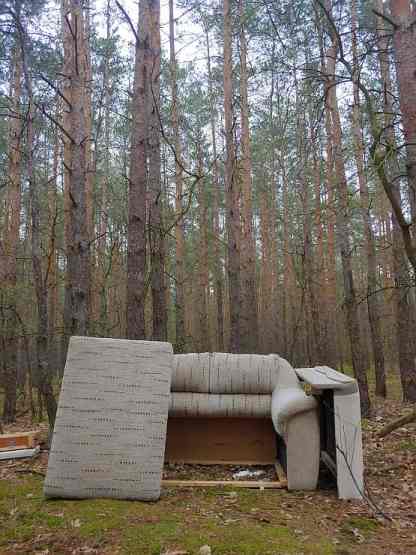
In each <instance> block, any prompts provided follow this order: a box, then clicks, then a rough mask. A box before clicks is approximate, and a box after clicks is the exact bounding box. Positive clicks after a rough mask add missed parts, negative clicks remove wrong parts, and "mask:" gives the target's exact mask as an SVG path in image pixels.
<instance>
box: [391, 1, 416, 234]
mask: <svg viewBox="0 0 416 555" xmlns="http://www.w3.org/2000/svg"><path fill="white" fill-rule="evenodd" d="M390 11H391V14H392V16H393V20H394V23H395V25H396V27H395V29H394V32H393V46H394V54H395V59H396V75H397V81H398V84H399V91H400V110H401V112H402V124H403V131H404V138H405V141H406V154H407V160H406V170H407V181H408V188H409V201H410V210H411V219H412V225H413V226H415V225H416V104H415V98H416V55H415V44H416V8H415V5H414V3H413V2H412V1H411V0H390Z"/></svg>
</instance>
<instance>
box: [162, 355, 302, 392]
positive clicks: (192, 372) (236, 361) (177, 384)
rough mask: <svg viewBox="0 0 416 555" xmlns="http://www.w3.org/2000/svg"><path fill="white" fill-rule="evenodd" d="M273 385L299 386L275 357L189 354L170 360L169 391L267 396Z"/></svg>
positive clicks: (288, 367)
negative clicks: (171, 366) (171, 365)
mask: <svg viewBox="0 0 416 555" xmlns="http://www.w3.org/2000/svg"><path fill="white" fill-rule="evenodd" d="M276 385H279V386H281V387H291V386H292V387H299V381H298V378H297V376H296V374H295V372H294V370H293V368H292V367H291V366H290V364H289V363H288V362H287V361H286V360H285V359H283V358H281V357H279V356H278V355H274V354H273V355H240V354H239V355H237V354H230V353H191V354H184V355H174V357H173V372H172V385H171V390H172V391H173V392H188V393H218V394H251V395H271V394H272V393H273V390H274V388H275V387H276Z"/></svg>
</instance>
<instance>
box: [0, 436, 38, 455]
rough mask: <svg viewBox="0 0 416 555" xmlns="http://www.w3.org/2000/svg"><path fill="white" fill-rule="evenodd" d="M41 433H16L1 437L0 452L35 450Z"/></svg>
mask: <svg viewBox="0 0 416 555" xmlns="http://www.w3.org/2000/svg"><path fill="white" fill-rule="evenodd" d="M38 433H39V432H36V431H33V432H14V433H9V434H2V435H0V451H11V450H14V449H33V448H34V447H36V440H37V435H38Z"/></svg>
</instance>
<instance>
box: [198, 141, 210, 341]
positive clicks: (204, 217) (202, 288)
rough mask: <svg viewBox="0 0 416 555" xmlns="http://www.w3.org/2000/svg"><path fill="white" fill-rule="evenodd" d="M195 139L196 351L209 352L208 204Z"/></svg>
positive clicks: (199, 150)
mask: <svg viewBox="0 0 416 555" xmlns="http://www.w3.org/2000/svg"><path fill="white" fill-rule="evenodd" d="M201 140H202V137H200V138H199V139H197V157H198V174H199V175H200V176H201V179H199V181H198V224H199V248H198V278H199V279H198V281H199V284H198V293H197V297H198V303H197V304H198V309H197V311H198V317H199V318H198V319H199V325H198V351H199V352H209V351H210V340H209V325H208V286H209V275H208V206H207V198H206V190H205V186H206V182H205V179H204V178H203V177H202V176H203V171H204V167H203V158H202V148H201V143H200V141H201Z"/></svg>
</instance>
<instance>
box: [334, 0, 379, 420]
mask: <svg viewBox="0 0 416 555" xmlns="http://www.w3.org/2000/svg"><path fill="white" fill-rule="evenodd" d="M328 5H329V7H331V2H330V0H329V2H328ZM336 44H337V43H336V37H335V36H332V45H331V47H330V48H329V49H328V52H327V72H328V73H327V79H328V81H329V86H328V90H327V94H328V95H329V107H330V111H331V120H332V128H331V132H332V134H331V143H332V145H333V149H334V150H333V152H334V162H335V172H336V184H337V197H338V198H337V236H338V241H339V247H340V252H341V262H342V273H343V282H344V306H345V312H346V321H347V331H348V335H349V342H350V348H351V356H352V366H353V370H354V375H355V378H356V379H357V382H358V386H359V389H360V401H361V412H362V415H363V416H368V415H369V413H370V410H371V404H370V397H369V394H368V384H367V373H366V368H365V366H364V364H363V361H364V346H363V341H362V337H361V330H360V321H359V314H358V305H357V299H356V293H355V284H354V276H353V271H352V251H351V244H350V229H349V219H350V214H349V206H348V184H347V179H346V175H345V166H344V157H343V152H342V130H341V120H340V116H339V109H338V101H337V95H336V81H335V60H336V52H337V49H336Z"/></svg>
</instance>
